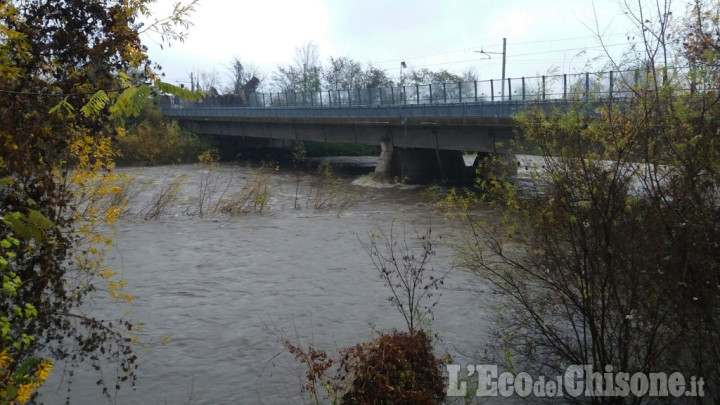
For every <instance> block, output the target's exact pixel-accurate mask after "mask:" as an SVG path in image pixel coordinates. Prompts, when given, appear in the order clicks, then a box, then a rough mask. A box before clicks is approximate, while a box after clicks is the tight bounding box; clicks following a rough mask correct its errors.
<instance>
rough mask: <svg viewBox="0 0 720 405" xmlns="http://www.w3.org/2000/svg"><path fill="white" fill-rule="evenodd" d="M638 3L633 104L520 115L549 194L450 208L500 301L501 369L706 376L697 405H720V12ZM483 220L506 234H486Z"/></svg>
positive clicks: (627, 87) (489, 187)
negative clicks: (675, 13)
mask: <svg viewBox="0 0 720 405" xmlns="http://www.w3.org/2000/svg"><path fill="white" fill-rule="evenodd" d="M631 3H632V2H628V3H624V7H625V10H624V11H625V13H626V15H628V16H629V17H630V18H631V19H632V20H633V21H634V22H635V23H636V24H637V28H638V30H637V34H636V35H637V36H636V37H632V39H631V45H632V49H633V50H634V51H633V52H632V53H630V54H628V58H627V59H626V60H622V61H614V63H615V66H613V68H614V69H618V70H620V69H619V68H624V67H631V66H632V67H639V68H638V74H637V75H636V76H635V77H634V78H615V80H616V86H617V87H616V88H615V91H617V92H618V93H624V94H626V95H627V97H626V98H621V99H620V98H618V99H610V100H606V101H605V102H604V104H603V105H602V107H600V108H599V109H598V110H597V111H596V112H597V116H595V117H588V116H587V114H586V113H587V107H586V105H585V104H584V103H583V101H582V100H577V102H576V103H575V105H573V106H572V108H570V109H569V110H568V111H550V112H547V111H542V110H539V109H538V110H533V111H529V112H527V113H524V114H521V115H519V116H518V117H517V122H518V125H519V127H518V130H517V134H518V135H519V136H521V137H523V139H522V140H521V142H523V144H524V145H534V147H535V148H536V149H535V150H534V154H536V155H538V156H541V157H542V161H541V163H540V164H539V165H538V167H535V168H530V172H531V173H532V182H534V183H536V184H541V185H542V187H541V188H540V191H537V190H536V191H534V192H528V191H527V189H523V188H521V187H518V186H517V184H516V183H512V182H510V181H508V179H506V178H503V177H501V176H494V177H493V176H490V177H486V178H484V179H482V180H480V181H479V182H478V185H477V186H478V187H477V189H476V190H474V191H470V192H460V191H455V192H453V193H452V194H451V195H450V196H449V197H448V198H447V200H446V204H447V205H448V206H450V207H452V208H453V210H454V211H453V212H455V213H458V214H460V218H462V219H463V223H464V224H465V227H464V230H465V234H464V236H465V239H464V242H463V243H460V244H459V246H458V254H459V258H460V259H461V261H462V264H463V266H464V268H465V269H466V270H467V271H469V272H472V273H474V274H477V275H478V277H480V278H481V279H482V280H485V281H487V282H489V283H490V284H491V285H492V286H493V289H494V291H495V292H496V293H498V297H499V298H500V299H501V300H502V302H501V303H499V304H498V305H497V308H496V309H497V313H496V314H497V323H496V327H495V329H494V330H493V336H494V339H493V340H494V341H495V342H497V345H496V350H495V351H494V352H495V353H498V354H499V355H498V358H497V359H495V360H496V361H497V362H499V363H500V364H503V363H504V364H505V365H506V367H507V369H508V370H512V371H514V372H516V373H517V372H519V371H526V372H529V373H530V375H563V374H564V372H565V369H566V368H567V367H568V366H569V365H572V364H577V365H591V366H592V367H593V369H594V370H595V371H599V372H602V371H604V370H608V369H607V368H606V367H610V370H612V371H613V372H627V373H630V375H632V374H633V373H635V372H642V373H653V372H664V373H667V374H668V375H669V374H671V373H673V372H680V373H682V374H683V375H684V376H685V381H690V380H691V376H693V377H692V378H696V377H697V378H703V379H704V382H705V388H706V389H705V397H704V398H702V399H701V400H700V402H702V403H714V402H717V401H718V398H720V391H718V386H719V384H720V367H719V366H718V365H720V324H719V323H718V320H719V319H720V312H718V311H719V309H720V293H719V292H718V291H719V288H720V247H719V245H718V243H720V80H719V79H718V77H719V76H718V74H719V73H720V71H719V70H718V61H720V35H719V34H718V31H717V24H718V21H720V4H719V3H717V2H713V1H704V0H696V1H694V2H692V4H691V5H690V7H689V9H688V13H687V15H686V16H685V18H684V19H682V20H674V19H673V17H672V13H671V12H670V9H669V4H668V2H662V1H661V2H659V3H658V6H657V8H652V9H649V8H645V7H644V6H643V5H642V3H641V2H638V3H637V4H634V3H632V4H631ZM600 39H601V40H602V38H600ZM493 163H498V162H489V164H493ZM477 207H485V208H487V207H490V208H491V209H494V210H495V211H496V212H498V215H500V216H501V217H502V222H501V223H500V224H497V223H490V222H488V221H484V220H483V219H481V217H480V216H478V215H476V214H475V209H476V208H477ZM686 388H688V389H689V387H688V386H686ZM683 394H684V392H683ZM579 400H580V399H579ZM581 400H582V401H585V402H587V403H615V401H618V400H619V398H602V397H593V398H582V399H581ZM634 400H635V401H637V402H638V403H639V402H642V401H643V400H644V399H643V398H635V399H634ZM678 400H679V401H680V402H682V401H683V400H684V398H683V399H679V398H678ZM623 401H624V400H620V402H623Z"/></svg>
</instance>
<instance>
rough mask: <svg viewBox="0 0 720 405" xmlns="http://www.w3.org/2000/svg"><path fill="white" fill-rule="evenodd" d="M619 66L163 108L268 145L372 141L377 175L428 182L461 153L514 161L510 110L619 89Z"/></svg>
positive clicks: (449, 170) (460, 169)
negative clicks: (501, 83)
mask: <svg viewBox="0 0 720 405" xmlns="http://www.w3.org/2000/svg"><path fill="white" fill-rule="evenodd" d="M618 74H620V75H622V74H623V73H622V72H621V73H618V72H615V74H613V72H609V73H597V74H593V75H592V76H591V74H582V75H574V76H570V75H562V76H553V77H545V76H541V77H538V78H520V79H507V83H506V89H507V90H506V91H503V93H504V94H496V93H497V92H496V91H495V89H496V88H498V87H500V86H499V85H497V84H499V82H497V81H493V80H490V81H486V82H470V83H441V84H431V85H424V86H419V85H413V86H397V87H392V88H384V89H383V88H378V89H355V90H330V91H322V92H307V93H301V92H296V93H288V92H285V93H253V94H251V95H246V97H242V98H237V97H233V96H212V97H206V98H205V99H203V100H202V101H200V102H196V103H184V102H182V101H180V100H177V99H174V100H173V99H167V100H165V102H164V103H163V105H162V107H163V113H164V114H165V115H166V116H168V117H172V118H173V119H176V120H178V121H179V122H180V123H181V124H182V125H184V126H186V127H189V128H192V130H193V131H195V132H196V133H198V134H211V135H225V136H236V137H246V138H260V139H268V140H272V141H273V144H274V146H291V145H292V144H293V143H294V142H295V141H321V142H348V143H357V144H370V145H380V146H381V150H382V152H381V155H380V157H379V159H378V165H377V167H376V175H377V176H380V177H396V176H397V177H401V178H406V179H407V180H408V181H411V182H427V181H431V180H445V179H453V178H458V177H463V176H467V175H468V173H470V172H472V169H468V168H467V167H466V166H465V163H464V160H463V157H462V152H477V153H478V156H479V157H484V156H487V155H490V154H493V155H499V156H502V157H503V158H504V159H505V160H507V161H514V156H513V155H512V154H511V153H512V152H511V151H510V145H511V140H512V137H513V128H514V120H513V118H512V116H513V115H514V114H516V113H518V112H520V111H524V110H526V109H528V108H531V107H536V106H538V105H539V106H540V107H542V108H544V109H546V110H547V111H551V110H553V109H558V108H559V109H565V108H567V107H568V106H569V105H571V104H573V103H575V102H578V101H582V102H588V101H590V100H596V101H594V102H592V103H591V105H592V104H594V103H600V102H601V100H602V99H603V98H605V99H607V98H612V97H623V96H624V94H623V87H622V86H618V84H617V83H616V82H615V81H614V78H615V77H617V76H616V75H618ZM569 76H570V80H568V77H569ZM529 83H536V85H533V86H531V85H529ZM558 83H559V84H560V85H559V86H558ZM513 89H515V90H513ZM486 90H487V91H486ZM248 100H249V101H248ZM592 110H593V109H592V108H590V109H589V110H588V111H592Z"/></svg>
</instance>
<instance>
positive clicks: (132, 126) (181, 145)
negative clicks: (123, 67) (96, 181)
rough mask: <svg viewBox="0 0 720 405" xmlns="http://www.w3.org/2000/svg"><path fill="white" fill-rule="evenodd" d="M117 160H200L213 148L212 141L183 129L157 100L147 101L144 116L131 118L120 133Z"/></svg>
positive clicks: (151, 162) (148, 162)
mask: <svg viewBox="0 0 720 405" xmlns="http://www.w3.org/2000/svg"><path fill="white" fill-rule="evenodd" d="M116 139H117V143H116V148H117V150H118V152H120V156H119V157H118V158H117V159H116V160H117V161H118V163H120V164H124V165H160V164H169V163H190V162H196V161H197V158H198V155H200V153H202V152H203V151H204V150H207V149H209V148H210V145H209V141H207V140H204V139H200V138H199V137H198V136H197V135H195V134H193V133H191V132H189V131H187V130H185V129H183V128H181V127H180V126H179V125H178V123H177V122H176V121H169V120H167V119H166V118H165V117H163V115H162V111H161V110H160V108H159V107H158V106H157V105H155V103H147V104H145V106H144V107H143V109H142V111H141V112H140V115H139V116H138V117H136V118H133V119H131V120H128V122H127V125H126V127H125V130H124V131H122V132H121V133H120V134H118V136H117V138H116Z"/></svg>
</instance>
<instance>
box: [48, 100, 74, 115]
mask: <svg viewBox="0 0 720 405" xmlns="http://www.w3.org/2000/svg"><path fill="white" fill-rule="evenodd" d="M67 99H68V98H67V97H65V98H64V99H62V101H60V102H59V103H57V104H56V105H55V107H53V108H51V109H50V114H58V113H61V112H65V113H67V114H72V113H73V112H75V107H73V106H72V104H70V103H68V101H67Z"/></svg>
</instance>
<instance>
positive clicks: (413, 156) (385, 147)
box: [374, 141, 474, 184]
mask: <svg viewBox="0 0 720 405" xmlns="http://www.w3.org/2000/svg"><path fill="white" fill-rule="evenodd" d="M380 147H381V152H380V157H379V158H378V163H377V166H376V167H375V173H374V177H375V178H376V179H382V180H398V181H403V182H408V183H413V184H426V183H430V182H433V181H453V182H462V181H468V180H470V179H472V178H473V172H474V169H473V168H472V167H470V166H466V165H465V161H464V159H463V155H462V152H460V151H454V150H438V149H415V148H397V147H393V145H392V142H391V141H383V142H381V144H380Z"/></svg>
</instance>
